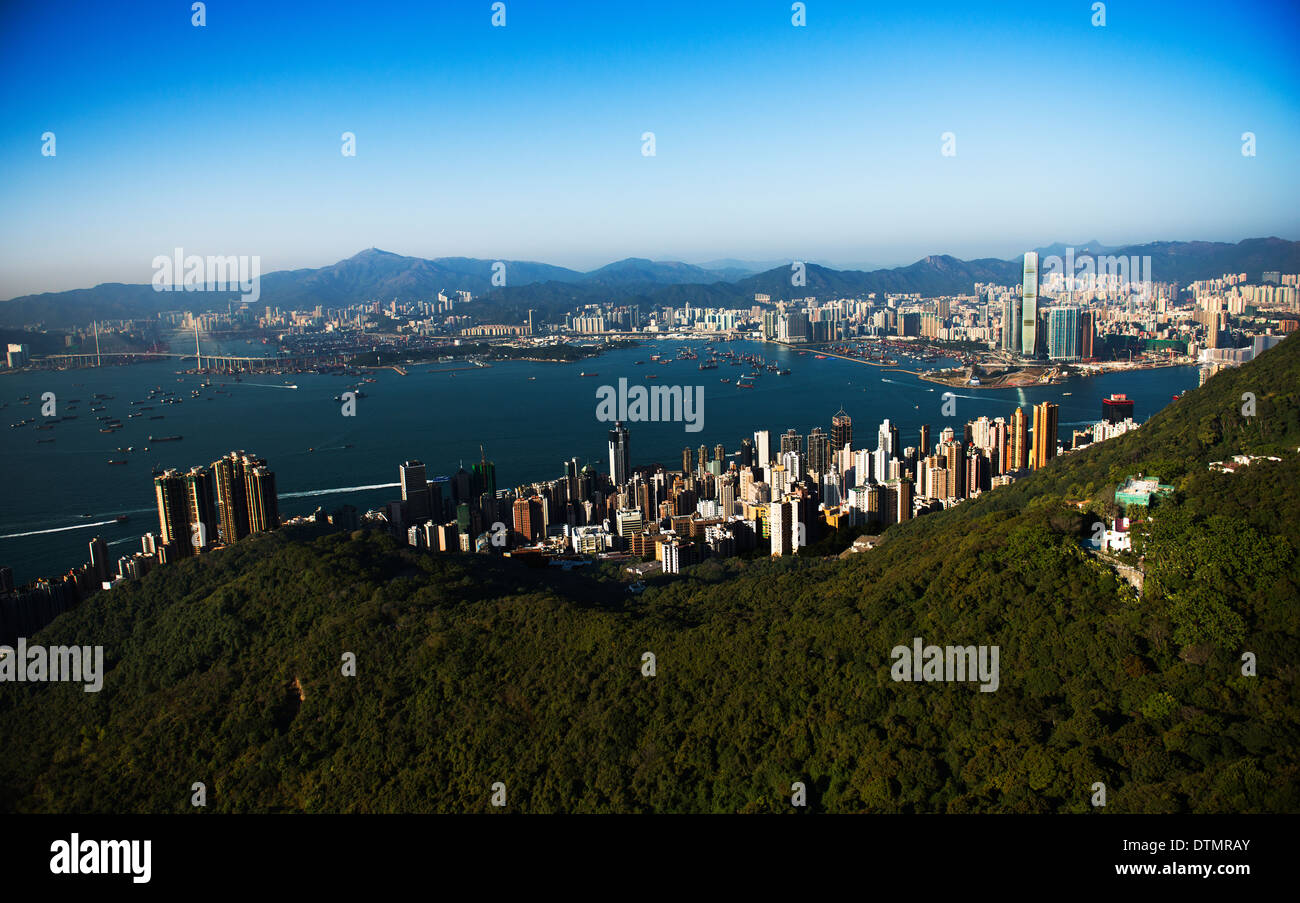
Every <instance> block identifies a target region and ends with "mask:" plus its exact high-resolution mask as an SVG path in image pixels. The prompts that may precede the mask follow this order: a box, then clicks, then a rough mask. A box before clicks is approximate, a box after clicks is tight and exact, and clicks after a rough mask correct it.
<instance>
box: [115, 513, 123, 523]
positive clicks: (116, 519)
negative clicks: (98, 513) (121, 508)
mask: <svg viewBox="0 0 1300 903" xmlns="http://www.w3.org/2000/svg"><path fill="white" fill-rule="evenodd" d="M113 520H115V521H117V522H118V523H119V524H124V523H126V515H125V514H119V515H118V516H117V517H115V518H113Z"/></svg>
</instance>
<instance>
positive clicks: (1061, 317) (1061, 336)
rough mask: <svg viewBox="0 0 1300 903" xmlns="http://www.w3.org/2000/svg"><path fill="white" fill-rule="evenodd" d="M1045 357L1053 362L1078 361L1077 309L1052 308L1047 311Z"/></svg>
mask: <svg viewBox="0 0 1300 903" xmlns="http://www.w3.org/2000/svg"><path fill="white" fill-rule="evenodd" d="M1047 356H1048V357H1049V358H1051V359H1052V360H1054V361H1077V360H1078V359H1079V309H1078V308H1077V307H1053V308H1051V309H1049V310H1048V311H1047Z"/></svg>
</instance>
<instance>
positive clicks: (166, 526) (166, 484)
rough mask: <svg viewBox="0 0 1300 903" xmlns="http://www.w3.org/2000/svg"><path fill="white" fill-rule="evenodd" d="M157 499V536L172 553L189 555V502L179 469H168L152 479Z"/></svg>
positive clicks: (190, 548) (191, 551) (191, 548)
mask: <svg viewBox="0 0 1300 903" xmlns="http://www.w3.org/2000/svg"><path fill="white" fill-rule="evenodd" d="M153 487H154V495H155V497H156V498H157V501H158V536H159V538H160V539H161V540H162V541H163V545H165V546H168V547H169V548H171V550H172V554H173V555H190V554H192V553H193V551H194V549H193V547H192V546H191V545H190V530H189V504H188V501H189V500H188V499H187V498H186V495H185V481H184V479H182V478H181V474H180V471H178V470H168V471H166V472H164V473H163V474H161V475H160V476H156V477H154V480H153Z"/></svg>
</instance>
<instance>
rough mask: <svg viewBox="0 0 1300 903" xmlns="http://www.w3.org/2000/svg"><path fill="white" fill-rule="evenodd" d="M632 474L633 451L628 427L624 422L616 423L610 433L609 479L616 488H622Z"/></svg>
mask: <svg viewBox="0 0 1300 903" xmlns="http://www.w3.org/2000/svg"><path fill="white" fill-rule="evenodd" d="M631 473H632V449H631V446H630V444H629V436H628V431H627V427H625V426H623V421H621V420H618V421H615V422H614V428H613V429H612V430H610V431H609V478H610V480H612V481H613V483H614V485H615V486H622V485H623V484H624V483H626V482H627V478H628V476H629V475H630V474H631Z"/></svg>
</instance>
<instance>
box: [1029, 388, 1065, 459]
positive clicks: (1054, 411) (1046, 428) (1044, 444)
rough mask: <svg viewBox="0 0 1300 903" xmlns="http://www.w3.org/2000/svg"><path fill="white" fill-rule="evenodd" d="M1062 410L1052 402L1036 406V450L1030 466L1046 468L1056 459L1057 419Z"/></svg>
mask: <svg viewBox="0 0 1300 903" xmlns="http://www.w3.org/2000/svg"><path fill="white" fill-rule="evenodd" d="M1059 411H1060V409H1059V408H1058V407H1057V406H1056V405H1054V404H1052V403H1051V402H1050V401H1044V402H1042V403H1041V404H1036V405H1034V450H1033V454H1032V456H1031V458H1030V462H1029V464H1030V466H1031V467H1033V468H1034V469H1035V470H1036V469H1038V468H1040V467H1046V466H1047V463H1048V462H1049V461H1051V460H1052V459H1053V458H1055V457H1056V433H1057V425H1056V422H1057V417H1058V416H1059Z"/></svg>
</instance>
